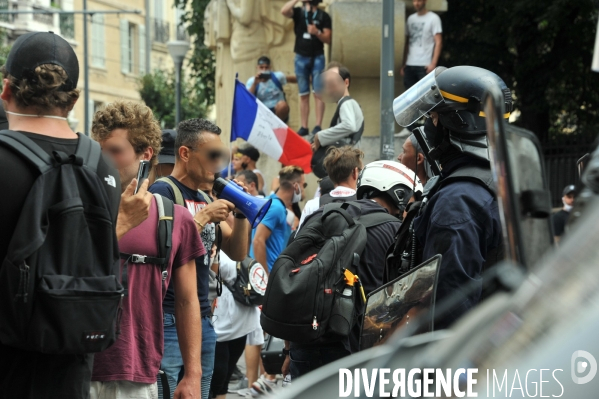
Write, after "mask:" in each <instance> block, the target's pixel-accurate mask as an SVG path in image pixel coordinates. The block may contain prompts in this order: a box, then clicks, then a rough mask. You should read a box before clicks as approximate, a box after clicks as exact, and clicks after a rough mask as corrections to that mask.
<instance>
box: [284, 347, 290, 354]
mask: <svg viewBox="0 0 599 399" xmlns="http://www.w3.org/2000/svg"><path fill="white" fill-rule="evenodd" d="M283 355H285V356H289V349H285V348H283Z"/></svg>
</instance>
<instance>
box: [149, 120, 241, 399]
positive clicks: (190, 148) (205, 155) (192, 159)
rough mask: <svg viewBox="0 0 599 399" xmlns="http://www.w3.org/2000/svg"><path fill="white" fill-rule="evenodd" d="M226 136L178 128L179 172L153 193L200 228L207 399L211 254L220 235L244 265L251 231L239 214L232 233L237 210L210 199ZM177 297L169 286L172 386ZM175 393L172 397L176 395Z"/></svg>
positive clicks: (178, 362) (166, 361)
mask: <svg viewBox="0 0 599 399" xmlns="http://www.w3.org/2000/svg"><path fill="white" fill-rule="evenodd" d="M220 133H221V130H220V128H219V127H218V126H216V125H214V124H213V123H211V122H209V121H207V120H204V119H189V120H186V121H183V122H181V123H179V126H178V127H177V138H176V139H175V168H174V169H173V173H172V174H171V175H170V176H168V177H167V179H169V180H168V181H157V182H156V183H154V184H153V185H152V186H151V187H150V191H151V192H152V193H158V194H161V195H163V196H165V197H167V198H170V199H172V200H173V201H174V202H176V203H179V201H178V200H177V197H178V196H179V195H180V196H182V200H183V202H184V204H185V206H186V207H187V209H189V212H191V214H192V215H193V217H194V221H195V223H196V227H197V229H198V232H199V233H200V236H201V238H202V242H203V243H204V247H205V248H206V249H208V253H207V254H206V255H203V256H200V257H199V258H197V259H196V273H197V284H198V297H199V299H200V308H201V312H202V399H207V398H208V393H209V389H210V381H211V379H212V371H213V367H214V356H215V348H216V333H215V332H214V328H213V327H212V323H211V316H212V309H211V304H210V302H209V300H208V282H209V272H208V270H209V268H210V266H211V264H210V251H209V249H210V248H212V245H213V244H214V243H215V242H216V240H217V239H218V229H220V231H221V232H222V250H223V251H224V252H225V253H226V254H227V255H228V256H229V257H230V258H231V259H232V260H234V261H242V260H243V259H245V257H246V256H247V254H248V237H249V233H250V225H249V223H248V222H247V220H246V219H245V216H243V215H241V214H239V213H238V214H236V217H235V222H234V225H233V229H231V228H230V227H229V225H228V224H227V223H220V222H223V221H225V220H226V219H227V217H228V216H229V213H231V212H232V211H233V209H234V208H235V205H233V204H232V203H231V202H229V201H225V200H214V199H213V198H212V197H211V191H212V185H213V184H214V175H215V173H217V172H218V171H220V170H222V165H221V162H220V161H221V160H222V158H223V156H224V151H223V150H224V148H223V143H222V142H221V140H220ZM174 297H175V292H174V291H173V288H172V286H171V285H169V288H168V291H167V295H166V298H165V299H164V301H163V309H164V313H165V315H164V317H165V320H170V321H172V322H171V323H169V324H168V325H167V324H166V323H165V325H164V357H163V359H162V364H161V370H163V371H164V372H165V373H166V374H167V377H168V378H169V380H172V379H174V380H176V379H177V377H178V376H179V372H180V370H181V368H182V366H183V359H182V358H181V353H180V352H179V349H178V348H179V344H178V340H177V335H176V334H174V333H173V332H174V331H175V326H176V324H175V323H176V320H175V319H174V317H172V316H174V315H173V314H174V304H175V303H174ZM171 392H172V391H171Z"/></svg>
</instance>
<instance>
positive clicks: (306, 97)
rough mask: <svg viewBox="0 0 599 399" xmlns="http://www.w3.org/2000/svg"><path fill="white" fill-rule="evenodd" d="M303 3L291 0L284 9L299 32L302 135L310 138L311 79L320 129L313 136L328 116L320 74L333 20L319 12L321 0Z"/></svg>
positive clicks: (296, 49)
mask: <svg viewBox="0 0 599 399" xmlns="http://www.w3.org/2000/svg"><path fill="white" fill-rule="evenodd" d="M299 1H300V0H290V1H288V2H287V3H285V5H284V6H283V8H282V9H281V13H282V14H283V15H284V16H286V17H287V18H292V19H293V24H294V32H295V47H294V49H293V51H294V52H295V75H296V77H297V86H298V89H299V95H300V116H301V123H302V126H301V128H300V129H299V130H298V134H299V135H300V136H307V135H308V134H309V133H310V132H309V130H308V116H309V115H310V79H311V80H312V90H313V92H314V103H315V104H316V126H315V127H314V129H313V130H312V134H315V133H318V132H319V131H320V130H321V128H320V126H321V125H322V116H323V115H324V102H323V101H322V98H321V97H320V92H321V89H322V84H321V82H320V74H321V73H322V71H324V67H325V60H324V45H325V43H326V44H331V36H332V24H331V17H330V16H329V14H327V13H326V12H325V11H323V10H320V9H318V7H317V5H318V3H320V2H321V1H320V0H312V1H309V0H301V2H302V7H295V5H296V4H297V3H298V2H299Z"/></svg>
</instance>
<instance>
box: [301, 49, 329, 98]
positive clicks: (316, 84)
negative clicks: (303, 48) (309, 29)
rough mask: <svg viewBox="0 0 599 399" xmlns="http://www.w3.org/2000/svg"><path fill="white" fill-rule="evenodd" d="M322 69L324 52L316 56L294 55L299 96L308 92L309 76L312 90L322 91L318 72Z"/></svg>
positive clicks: (315, 91)
mask: <svg viewBox="0 0 599 399" xmlns="http://www.w3.org/2000/svg"><path fill="white" fill-rule="evenodd" d="M322 71H324V54H322V55H317V56H316V57H304V56H303V55H298V54H296V55H295V76H296V77H297V87H298V90H299V95H300V96H307V95H309V94H310V77H311V78H312V90H313V91H314V93H320V92H321V91H322V82H321V81H320V74H321V73H322Z"/></svg>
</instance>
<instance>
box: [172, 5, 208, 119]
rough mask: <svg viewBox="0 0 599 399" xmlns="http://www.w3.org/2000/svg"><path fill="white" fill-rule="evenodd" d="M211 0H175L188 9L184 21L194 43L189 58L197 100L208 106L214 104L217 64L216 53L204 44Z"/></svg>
mask: <svg viewBox="0 0 599 399" xmlns="http://www.w3.org/2000/svg"><path fill="white" fill-rule="evenodd" d="M208 3H210V0H175V6H176V7H179V8H181V9H186V10H188V11H187V12H186V13H185V14H184V16H183V18H182V21H181V22H182V23H183V24H185V25H187V32H188V33H189V35H190V36H191V38H192V41H193V43H194V46H193V53H192V55H191V58H190V60H189V63H190V65H191V78H192V79H191V80H192V85H193V87H194V90H195V92H196V96H197V100H198V101H199V102H200V104H201V105H202V106H203V107H205V108H207V107H208V106H210V105H212V104H214V97H215V93H216V90H215V87H214V80H215V66H216V60H215V58H214V53H213V52H212V51H211V50H209V49H207V48H206V47H205V46H204V11H205V10H206V7H207V6H208Z"/></svg>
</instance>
